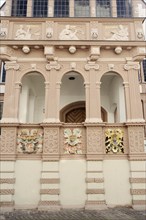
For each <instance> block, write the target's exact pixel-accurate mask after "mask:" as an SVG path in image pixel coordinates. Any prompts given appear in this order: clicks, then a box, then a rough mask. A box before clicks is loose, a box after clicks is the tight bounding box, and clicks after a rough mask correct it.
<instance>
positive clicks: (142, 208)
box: [132, 204, 146, 211]
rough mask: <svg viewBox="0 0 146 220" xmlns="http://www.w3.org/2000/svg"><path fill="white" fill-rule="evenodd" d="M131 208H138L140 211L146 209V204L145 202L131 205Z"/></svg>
mask: <svg viewBox="0 0 146 220" xmlns="http://www.w3.org/2000/svg"><path fill="white" fill-rule="evenodd" d="M132 208H133V209H135V210H139V211H140V210H141V211H142V210H144V211H145V210H146V204H145V205H132Z"/></svg>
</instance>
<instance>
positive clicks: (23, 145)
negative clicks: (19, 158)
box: [17, 128, 43, 154]
mask: <svg viewBox="0 0 146 220" xmlns="http://www.w3.org/2000/svg"><path fill="white" fill-rule="evenodd" d="M42 144H43V131H42V129H31V128H30V129H19V130H18V136H17V152H18V153H28V154H31V153H41V152H42Z"/></svg>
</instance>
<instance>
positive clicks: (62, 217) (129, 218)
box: [0, 207, 146, 220]
mask: <svg viewBox="0 0 146 220" xmlns="http://www.w3.org/2000/svg"><path fill="white" fill-rule="evenodd" d="M0 220H146V211H136V210H133V209H132V208H128V207H117V208H109V209H107V210H101V211H100V210H98V211H94V210H92V211H91V210H82V209H81V210H65V209H63V210H60V211H38V210H25V211H24V210H21V211H20V210H15V211H13V212H3V213H2V214H0Z"/></svg>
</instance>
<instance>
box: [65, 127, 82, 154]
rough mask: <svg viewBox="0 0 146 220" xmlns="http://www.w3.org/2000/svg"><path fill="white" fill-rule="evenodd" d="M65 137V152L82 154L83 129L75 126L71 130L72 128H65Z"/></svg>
mask: <svg viewBox="0 0 146 220" xmlns="http://www.w3.org/2000/svg"><path fill="white" fill-rule="evenodd" d="M64 138H65V142H64V143H65V147H64V150H65V151H64V153H65V154H82V149H81V145H80V144H81V140H80V138H81V130H80V129H78V128H75V129H73V130H72V131H71V129H68V128H67V129H65V130H64Z"/></svg>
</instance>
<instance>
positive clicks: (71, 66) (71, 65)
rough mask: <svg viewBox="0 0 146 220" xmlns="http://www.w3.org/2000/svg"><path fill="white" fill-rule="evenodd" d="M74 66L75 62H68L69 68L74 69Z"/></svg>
mask: <svg viewBox="0 0 146 220" xmlns="http://www.w3.org/2000/svg"><path fill="white" fill-rule="evenodd" d="M76 66H77V64H76V63H74V62H72V63H70V68H71V69H73V70H74V69H76Z"/></svg>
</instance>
